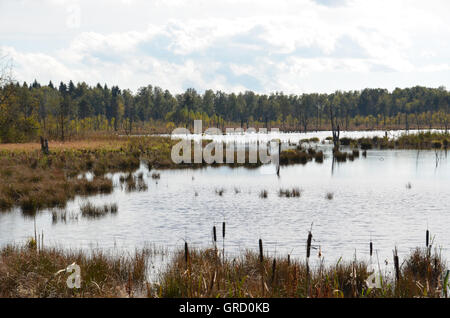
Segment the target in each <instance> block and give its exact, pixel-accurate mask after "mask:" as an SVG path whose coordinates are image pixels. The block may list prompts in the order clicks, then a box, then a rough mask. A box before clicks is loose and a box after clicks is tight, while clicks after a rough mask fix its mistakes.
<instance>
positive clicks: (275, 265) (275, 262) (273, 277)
mask: <svg viewBox="0 0 450 318" xmlns="http://www.w3.org/2000/svg"><path fill="white" fill-rule="evenodd" d="M276 271H277V260H276V259H275V258H274V259H273V263H272V279H271V281H272V286H273V282H274V281H275V274H276Z"/></svg>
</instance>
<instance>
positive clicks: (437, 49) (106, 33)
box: [0, 0, 450, 93]
mask: <svg viewBox="0 0 450 318" xmlns="http://www.w3.org/2000/svg"><path fill="white" fill-rule="evenodd" d="M23 3H25V4H26V5H27V6H30V7H33V6H36V5H35V4H34V1H29V0H26V1H23V2H22V5H23ZM102 5H103V6H102ZM71 6H76V7H77V8H80V15H81V17H82V18H81V20H80V21H79V25H77V28H76V29H67V28H66V27H65V26H64V25H61V26H60V28H59V29H58V28H55V25H54V23H56V22H55V21H45V22H44V23H40V24H36V23H35V22H36V19H37V18H36V17H35V16H38V17H39V19H40V21H42V20H43V17H42V16H39V13H40V14H41V15H46V14H47V13H46V12H53V11H51V10H56V11H54V14H55V15H56V16H58V14H61V15H62V16H63V19H62V20H61V21H62V23H64V22H63V21H65V20H64V19H67V16H65V14H66V13H67V12H66V11H65V10H67V8H71ZM5 7H6V9H7V10H10V11H11V13H12V14H11V16H16V17H17V16H20V15H25V17H26V18H28V19H25V21H28V22H29V25H26V26H25V27H24V26H23V25H22V24H23V22H20V23H19V21H18V20H17V19H15V20H12V19H11V18H9V15H6V14H5V13H0V21H2V18H5V19H3V21H5V22H0V30H2V29H3V30H5V31H4V32H2V31H0V43H3V45H1V46H0V49H2V51H4V52H8V53H9V55H10V56H11V57H12V58H13V59H14V61H15V64H16V70H15V71H16V74H17V75H16V77H18V78H19V79H20V80H26V81H32V80H34V78H37V79H38V80H40V81H42V82H46V81H48V80H53V81H59V80H68V79H73V80H76V81H86V82H88V83H90V84H95V83H96V82H101V83H104V82H106V83H108V85H115V84H118V85H120V86H122V87H129V88H132V89H137V88H138V87H139V86H144V85H148V84H152V85H158V86H161V87H163V88H167V89H170V90H172V91H174V92H180V91H182V90H184V89H185V88H187V87H195V88H196V89H198V90H200V91H202V90H204V89H207V88H212V89H222V90H226V91H235V90H245V89H253V90H256V91H259V92H270V91H280V90H283V91H286V92H288V93H290V92H295V93H298V92H299V91H305V90H313V91H332V90H335V89H359V88H362V87H371V86H378V85H380V84H381V85H382V87H387V88H394V87H396V86H407V85H411V83H415V84H421V85H432V84H435V83H436V81H440V84H442V85H446V86H449V84H450V83H449V81H450V76H449V75H450V70H449V67H448V64H447V63H446V61H447V60H449V58H450V46H449V45H448V44H445V43H444V41H443V39H446V38H448V37H449V35H450V27H449V26H448V23H446V18H447V17H446V13H447V12H448V10H449V8H450V5H449V3H448V1H444V0H434V1H429V2H427V3H423V2H420V1H418V0H408V1H402V0H397V1H387V0H381V1H368V0H348V1H331V0H320V1H319V0H317V1H312V0H302V1H293V0H280V1H277V2H276V3H275V2H273V1H268V0H263V1H251V0H244V1H237V0H228V1H222V2H220V3H218V2H213V1H204V0H192V1H189V2H185V1H178V0H171V1H154V2H151V3H150V2H147V1H145V2H143V1H141V0H116V1H112V2H105V1H104V0H101V1H97V2H95V3H92V2H91V1H89V2H88V1H83V0H80V1H75V0H47V2H46V4H44V5H42V4H41V6H36V7H34V8H35V9H36V11H35V12H34V13H35V14H34V15H30V16H27V13H24V12H22V11H20V12H19V11H18V10H19V9H20V8H21V6H20V5H19V4H12V3H7V5H6V6H5ZM41 7H42V8H41ZM0 9H1V5H0ZM58 10H59V11H58ZM30 11H33V10H30ZM0 12H6V11H0ZM48 14H49V13H48ZM16 20H17V21H16ZM44 20H45V19H44ZM22 21H23V20H22ZM27 30H29V31H27ZM48 34H52V35H53V36H46V35H48ZM30 38H31V39H34V38H42V39H44V40H43V41H40V42H39V47H38V48H36V49H33V48H32V47H31V48H30V47H29V46H28V45H27V43H28V42H27V40H29V39H30ZM58 39H60V40H59V41H58ZM430 72H431V73H432V72H435V73H436V78H435V79H433V80H432V81H430V77H429V76H423V77H422V76H421V74H422V73H427V74H429V73H430ZM383 76H384V78H385V79H386V80H385V81H384V82H383V81H382V80H380V79H382V78H383ZM405 79H407V80H405Z"/></svg>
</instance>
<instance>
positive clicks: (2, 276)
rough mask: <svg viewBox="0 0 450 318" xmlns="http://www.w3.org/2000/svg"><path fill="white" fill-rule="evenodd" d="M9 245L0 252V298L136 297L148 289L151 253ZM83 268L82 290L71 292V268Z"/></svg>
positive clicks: (146, 250)
mask: <svg viewBox="0 0 450 318" xmlns="http://www.w3.org/2000/svg"><path fill="white" fill-rule="evenodd" d="M33 241H34V239H32V240H30V241H29V244H24V245H8V246H5V247H3V248H2V249H1V250H0V264H1V265H0V297H10V298H23V297H26V298H36V297H39V298H55V297H62V298H67V297H86V298H87V297H89V298H90V297H130V296H131V297H133V296H135V295H139V294H142V291H144V290H145V289H146V285H145V283H146V281H147V266H148V259H149V257H150V250H148V249H143V250H137V251H136V252H135V253H133V254H131V255H129V254H128V253H124V254H117V253H115V254H108V253H105V252H102V251H101V250H100V251H99V250H92V251H89V252H86V251H82V250H63V249H59V248H50V247H45V248H44V247H41V248H39V249H37V248H36V243H35V242H34V243H33ZM73 263H75V264H77V265H78V266H80V268H81V273H80V274H81V285H80V288H79V289H78V288H72V289H71V288H68V286H67V284H66V280H67V279H68V278H69V275H71V272H67V271H66V268H67V267H68V266H69V265H70V264H73Z"/></svg>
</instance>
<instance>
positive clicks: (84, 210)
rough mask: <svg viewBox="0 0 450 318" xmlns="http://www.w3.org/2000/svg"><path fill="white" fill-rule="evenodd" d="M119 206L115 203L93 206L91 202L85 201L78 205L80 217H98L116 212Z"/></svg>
mask: <svg viewBox="0 0 450 318" xmlns="http://www.w3.org/2000/svg"><path fill="white" fill-rule="evenodd" d="M118 210H119V208H118V206H117V204H116V203H112V204H105V205H103V206H95V205H93V204H92V203H91V202H87V203H85V204H83V205H81V206H80V212H81V216H82V217H86V218H94V219H95V218H100V217H104V216H106V215H108V214H116V213H117V212H118Z"/></svg>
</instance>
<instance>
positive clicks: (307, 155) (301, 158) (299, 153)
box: [280, 148, 315, 165]
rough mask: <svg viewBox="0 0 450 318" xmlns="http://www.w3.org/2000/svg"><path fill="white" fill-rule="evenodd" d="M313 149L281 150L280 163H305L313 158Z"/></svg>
mask: <svg viewBox="0 0 450 318" xmlns="http://www.w3.org/2000/svg"><path fill="white" fill-rule="evenodd" d="M310 149H311V148H310ZM313 151H315V150H311V151H310V152H307V151H305V150H303V149H289V150H285V151H282V152H281V154H280V165H288V164H297V163H301V164H306V163H307V162H308V161H311V160H312V158H314V155H313V154H312V152H313Z"/></svg>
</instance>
